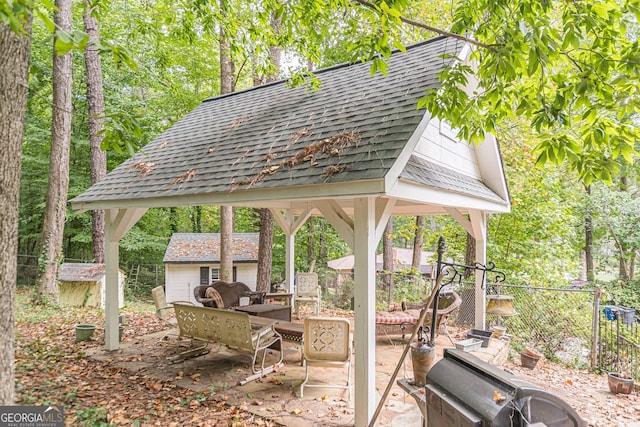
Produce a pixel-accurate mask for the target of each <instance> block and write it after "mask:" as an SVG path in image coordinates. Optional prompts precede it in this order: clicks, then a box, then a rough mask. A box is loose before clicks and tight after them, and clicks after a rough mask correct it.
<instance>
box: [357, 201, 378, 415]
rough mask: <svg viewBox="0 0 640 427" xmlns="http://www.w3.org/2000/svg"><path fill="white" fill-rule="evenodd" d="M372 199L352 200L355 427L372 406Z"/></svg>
mask: <svg viewBox="0 0 640 427" xmlns="http://www.w3.org/2000/svg"><path fill="white" fill-rule="evenodd" d="M375 231H376V227H375V199H374V198H364V197H363V198H357V199H355V200H354V248H353V249H354V251H353V252H354V256H355V264H354V276H355V277H354V278H355V286H354V311H355V360H354V365H355V366H354V368H355V369H354V371H355V392H354V396H355V401H354V405H355V409H356V410H355V420H354V425H355V426H356V427H364V426H367V425H369V420H370V419H371V417H372V416H373V413H374V411H375V408H376V395H375V386H376V376H375V374H376V372H375V366H376V337H375V291H376V276H375V271H376V252H375V251H376V246H377V241H376V238H375V235H376V233H375Z"/></svg>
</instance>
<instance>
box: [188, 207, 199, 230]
mask: <svg viewBox="0 0 640 427" xmlns="http://www.w3.org/2000/svg"><path fill="white" fill-rule="evenodd" d="M189 218H190V219H191V232H192V233H202V206H194V207H193V208H192V209H191V213H190V214H189Z"/></svg>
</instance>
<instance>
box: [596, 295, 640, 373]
mask: <svg viewBox="0 0 640 427" xmlns="http://www.w3.org/2000/svg"><path fill="white" fill-rule="evenodd" d="M599 315H600V316H599V317H600V321H599V323H598V324H599V327H598V340H599V346H598V367H599V368H600V369H602V370H603V371H607V372H618V373H623V374H625V375H627V376H630V377H633V378H634V379H635V380H636V381H639V380H640V328H639V322H640V318H639V317H638V316H636V315H635V310H633V309H629V308H627V307H619V306H602V307H601V309H600V310H599Z"/></svg>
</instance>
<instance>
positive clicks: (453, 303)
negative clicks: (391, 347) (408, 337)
mask: <svg viewBox="0 0 640 427" xmlns="http://www.w3.org/2000/svg"><path fill="white" fill-rule="evenodd" d="M425 304H426V301H422V302H415V303H411V302H404V301H403V302H402V311H377V312H376V335H402V338H403V339H404V336H405V334H407V333H411V332H413V329H414V328H415V327H416V323H418V320H420V310H422V309H423V308H425ZM461 304H462V299H461V298H460V296H459V295H458V294H457V293H456V292H443V293H441V294H440V298H439V299H438V310H437V311H436V334H438V333H444V334H445V335H447V336H448V337H449V339H451V336H450V335H449V331H448V330H447V325H446V323H447V320H448V319H449V316H451V314H453V313H455V311H456V310H458V309H459V308H460V305H461ZM432 317H433V309H432V308H431V307H429V308H428V309H427V315H426V317H425V321H424V324H423V326H424V327H425V329H426V330H427V331H430V329H431V319H432Z"/></svg>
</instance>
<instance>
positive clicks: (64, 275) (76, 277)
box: [58, 262, 105, 282]
mask: <svg viewBox="0 0 640 427" xmlns="http://www.w3.org/2000/svg"><path fill="white" fill-rule="evenodd" d="M104 272H105V265H104V264H91V263H71V262H65V263H63V264H60V267H59V268H58V280H60V281H61V282H97V281H99V280H102V278H103V277H104Z"/></svg>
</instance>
